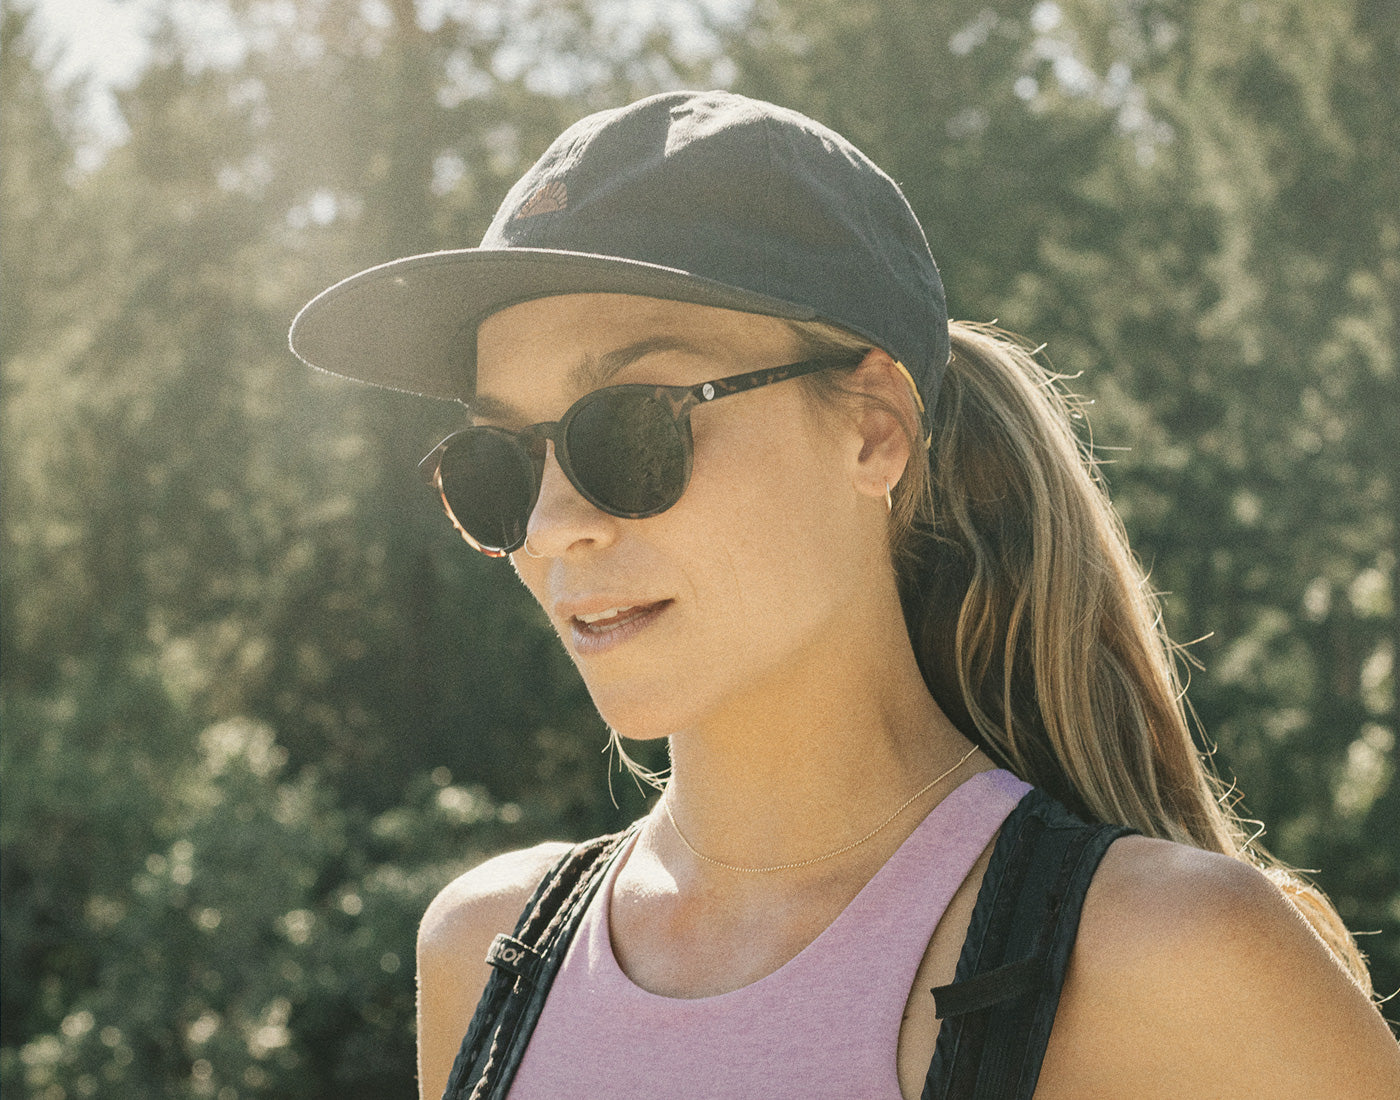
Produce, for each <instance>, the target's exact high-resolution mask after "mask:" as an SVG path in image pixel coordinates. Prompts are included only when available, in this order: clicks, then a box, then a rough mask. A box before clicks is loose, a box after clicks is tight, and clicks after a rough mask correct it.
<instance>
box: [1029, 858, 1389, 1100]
mask: <svg viewBox="0 0 1400 1100" xmlns="http://www.w3.org/2000/svg"><path fill="white" fill-rule="evenodd" d="M1036 1097H1037V1100H1060V1098H1067V1097H1074V1098H1075V1100H1095V1098H1107V1097H1115V1098H1120V1097H1132V1098H1134V1100H1167V1098H1172V1100H1184V1098H1187V1097H1190V1098H1192V1100H1202V1098H1207V1097H1222V1098H1224V1097H1229V1098H1231V1100H1248V1098H1252V1097H1258V1098H1261V1100H1262V1098H1264V1097H1268V1098H1269V1100H1291V1098H1298V1100H1302V1098H1305V1097H1307V1098H1312V1100H1316V1098H1319V1097H1326V1098H1329V1100H1331V1098H1337V1100H1340V1098H1342V1097H1346V1098H1347V1100H1397V1098H1400V1047H1397V1045H1396V1043H1395V1040H1394V1038H1393V1037H1392V1036H1391V1034H1390V1030H1389V1028H1387V1027H1386V1025H1385V1022H1384V1021H1383V1020H1382V1019H1381V1016H1380V1014H1379V1012H1377V1010H1376V1008H1375V1007H1374V1005H1372V1004H1371V1003H1370V1001H1369V1000H1368V999H1367V997H1366V996H1365V994H1363V993H1362V991H1361V990H1360V989H1359V988H1358V987H1357V986H1356V984H1355V983H1354V982H1353V981H1352V979H1351V977H1350V976H1349V975H1348V974H1347V973H1346V971H1344V970H1343V969H1342V967H1341V966H1340V965H1339V964H1338V962H1337V961H1336V960H1335V959H1334V958H1333V956H1332V954H1331V953H1330V952H1329V951H1328V949H1327V947H1326V946H1325V945H1324V944H1323V942H1322V941H1321V939H1319V938H1318V936H1317V935H1316V934H1315V933H1314V932H1313V930H1312V928H1311V927H1310V926H1309V925H1308V924H1307V922H1306V921H1305V920H1304V919H1303V917H1302V916H1301V915H1300V914H1299V913H1298V911H1297V910H1296V909H1295V908H1294V907H1293V906H1292V905H1291V904H1290V903H1289V902H1288V900H1287V899H1286V898H1285V897H1284V896H1283V894H1282V893H1281V892H1280V891H1279V890H1278V888H1277V887H1275V886H1274V884H1273V883H1272V882H1271V881H1270V880H1269V879H1268V878H1266V877H1265V876H1264V875H1263V874H1261V873H1260V872H1258V871H1256V870H1255V869H1253V868H1252V867H1249V866H1247V865H1245V864H1243V863H1241V862H1239V861H1238V860H1234V859H1230V858H1229V857H1226V856H1218V855H1214V854H1211V853H1206V852H1202V851H1199V850H1197V849H1193V848H1187V847H1183V846H1181V845H1176V844H1170V843H1168V842H1165V841H1157V840H1148V839H1146V838H1142V837H1130V838H1126V839H1124V840H1121V841H1119V842H1118V843H1117V844H1115V845H1114V846H1113V847H1112V848H1110V849H1109V853H1108V855H1107V856H1106V857H1105V859H1104V862H1103V864H1102V866H1101V868H1100V870H1099V873H1098V874H1097V875H1096V876H1095V878H1094V882H1093V885H1092V887H1091V888H1090V892H1089V896H1088V898H1087V900H1086V902H1085V907H1084V914H1083V918H1082V923H1081V926H1080V933H1079V938H1078V941H1077V943H1076V947H1075V953H1074V956H1073V958H1072V959H1071V963H1070V971H1069V975H1068V979H1067V981H1066V985H1065V990H1064V995H1063V999H1062V1001H1061V1004H1060V1010H1059V1014H1058V1015H1057V1017H1056V1020H1055V1026H1054V1030H1053V1032H1052V1034H1051V1039H1050V1047H1049V1049H1048V1051H1047V1053H1046V1059H1045V1065H1044V1069H1043V1072H1042V1076H1041V1080H1040V1085H1039V1087H1038V1089H1037V1091H1036Z"/></svg>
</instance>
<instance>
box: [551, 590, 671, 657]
mask: <svg viewBox="0 0 1400 1100" xmlns="http://www.w3.org/2000/svg"><path fill="white" fill-rule="evenodd" d="M670 605H671V601H670V600H659V601H657V602H656V603H646V604H620V605H617V606H614V607H605V608H602V609H600V610H598V611H587V612H578V613H576V614H574V615H570V616H569V627H570V634H571V635H572V639H573V648H574V652H576V653H580V654H596V653H602V652H603V651H605V650H608V649H611V648H612V647H614V646H616V645H620V644H621V643H622V642H624V641H626V640H627V639H628V638H631V637H633V636H635V635H636V634H638V633H640V632H641V631H643V630H645V629H646V628H647V627H648V626H650V625H651V623H653V622H654V621H655V620H656V618H657V617H658V616H659V615H661V613H662V612H664V611H665V610H666V608H667V607H669V606H670Z"/></svg>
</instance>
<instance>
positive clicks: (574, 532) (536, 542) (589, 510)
mask: <svg viewBox="0 0 1400 1100" xmlns="http://www.w3.org/2000/svg"><path fill="white" fill-rule="evenodd" d="M617 522H618V521H617V519H616V517H614V516H610V515H608V514H607V513H606V512H601V511H599V510H598V509H597V508H595V507H594V506H593V505H592V504H590V503H588V501H586V500H585V499H584V498H583V497H582V496H581V495H580V494H579V491H578V490H577V489H576V488H574V485H573V483H572V482H571V481H569V479H568V478H567V477H566V476H565V475H564V471H563V470H562V469H560V467H559V461H558V458H557V457H556V456H555V453H554V443H553V441H550V442H549V443H548V444H547V445H546V451H545V459H544V472H543V474H542V475H541V477H540V495H539V499H538V500H536V501H535V508H534V511H532V512H531V513H530V521H529V523H528V524H526V528H525V530H526V532H527V533H528V535H529V539H528V542H529V546H530V550H531V551H532V552H533V553H534V554H536V555H539V556H541V557H558V556H559V555H561V554H563V553H564V552H565V551H567V550H570V549H578V548H579V547H580V546H592V547H594V548H596V547H598V546H602V545H606V544H607V543H609V542H611V541H612V538H613V535H614V533H615V531H616V526H615V525H616V524H617Z"/></svg>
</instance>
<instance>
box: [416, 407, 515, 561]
mask: <svg viewBox="0 0 1400 1100" xmlns="http://www.w3.org/2000/svg"><path fill="white" fill-rule="evenodd" d="M439 471H440V474H441V477H442V495H443V499H445V500H446V501H447V506H448V507H449V508H451V509H452V515H453V516H454V517H456V520H457V522H458V523H459V524H460V525H461V526H462V528H463V529H464V530H465V531H466V532H467V534H469V535H471V537H472V538H474V539H476V541H477V542H479V543H480V544H481V545H482V546H483V547H485V548H486V549H488V550H503V549H507V548H514V547H517V546H519V545H520V544H521V542H522V541H523V540H524V538H525V525H526V524H527V523H528V522H529V520H530V509H531V507H532V506H533V505H534V502H535V501H534V497H535V471H534V467H533V466H532V465H531V462H530V456H529V455H528V454H526V452H525V448H524V447H522V446H521V445H520V441H519V440H517V439H516V438H515V437H514V436H513V435H511V434H509V433H508V432H502V431H497V430H496V429H494V428H471V429H468V430H467V431H465V432H462V433H461V434H459V435H458V436H457V437H456V438H455V439H453V440H452V442H451V443H449V444H448V446H447V449H446V450H445V451H443V453H442V464H441V466H440V467H439Z"/></svg>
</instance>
